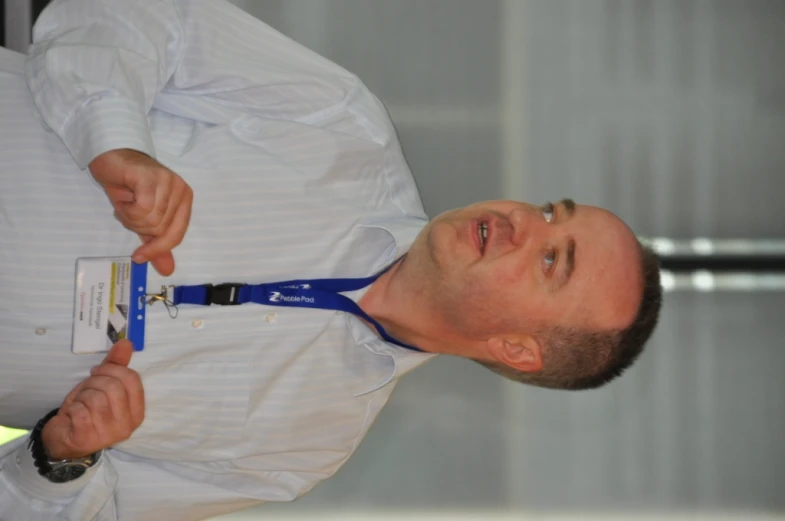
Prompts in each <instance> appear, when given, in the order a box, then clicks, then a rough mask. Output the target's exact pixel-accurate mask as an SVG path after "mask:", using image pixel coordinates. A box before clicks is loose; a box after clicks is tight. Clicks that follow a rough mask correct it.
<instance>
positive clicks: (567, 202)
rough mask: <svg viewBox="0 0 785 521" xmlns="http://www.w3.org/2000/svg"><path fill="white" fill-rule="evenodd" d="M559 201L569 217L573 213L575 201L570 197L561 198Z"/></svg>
mask: <svg viewBox="0 0 785 521" xmlns="http://www.w3.org/2000/svg"><path fill="white" fill-rule="evenodd" d="M559 203H560V204H561V205H562V206H564V209H565V210H566V211H567V217H568V218H570V217H572V216H573V215H575V201H573V200H572V199H569V198H568V199H562V200H561V201H559Z"/></svg>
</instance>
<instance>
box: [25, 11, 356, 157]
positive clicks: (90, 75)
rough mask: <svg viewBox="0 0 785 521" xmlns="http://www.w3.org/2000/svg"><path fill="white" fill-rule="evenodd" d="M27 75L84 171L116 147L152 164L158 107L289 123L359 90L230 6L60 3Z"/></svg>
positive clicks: (222, 118) (215, 119)
mask: <svg viewBox="0 0 785 521" xmlns="http://www.w3.org/2000/svg"><path fill="white" fill-rule="evenodd" d="M25 76H26V79H27V83H28V86H29V88H30V91H31V93H32V96H33V101H34V103H35V106H36V108H37V111H38V113H39V115H40V117H41V119H42V120H43V122H44V123H45V125H46V126H48V127H49V128H50V129H51V130H52V131H54V132H55V133H56V134H57V135H58V136H59V137H60V138H61V139H62V141H63V142H64V143H65V146H66V147H67V149H68V150H69V151H70V153H71V155H72V156H73V158H74V160H75V161H76V163H77V164H78V165H79V167H80V168H85V167H86V166H87V165H88V164H89V162H90V161H92V159H94V158H95V157H96V156H97V155H99V154H101V153H103V152H106V151H108V150H112V149H116V148H131V149H135V150H138V151H140V152H144V153H146V154H148V155H151V156H153V157H154V156H155V145H154V141H153V138H152V137H151V131H150V125H149V119H148V116H149V114H150V111H151V110H153V109H158V110H162V111H166V112H169V113H172V114H174V115H177V116H181V117H186V118H189V119H193V120H196V121H205V122H208V123H225V122H227V121H231V120H232V119H233V118H236V117H241V116H247V115H249V114H250V115H262V116H265V117H272V118H286V119H289V120H292V119H299V118H302V117H307V116H309V115H313V114H315V113H319V112H320V111H325V110H329V109H330V108H331V107H333V108H334V107H335V103H336V102H339V101H340V100H343V99H346V98H347V97H349V96H350V95H351V92H352V90H353V89H356V88H357V87H358V85H359V81H357V79H356V77H355V76H354V75H351V74H349V73H348V72H346V71H345V70H343V69H341V68H340V67H338V66H337V65H335V64H334V63H332V62H330V61H329V60H327V59H325V58H323V57H321V56H319V55H318V54H316V53H313V52H311V51H310V50H308V49H306V48H305V47H303V46H301V45H299V44H298V43H296V42H294V41H293V40H291V39H289V38H287V37H286V36H284V35H282V34H280V33H279V32H277V31H275V30H274V29H272V28H271V27H269V26H267V25H266V24H264V23H263V22H261V21H260V20H258V19H256V18H254V17H253V16H251V15H249V14H247V13H246V12H244V11H242V10H241V9H239V8H237V7H236V6H234V5H232V4H230V3H228V2H225V1H223V0H187V1H186V0H134V1H133V2H129V1H128V0H54V1H53V2H52V3H51V4H50V5H48V6H47V8H46V9H45V10H44V11H43V13H42V14H41V16H40V17H39V18H38V20H37V21H36V24H35V26H34V28H33V45H32V46H31V48H30V52H29V55H28V57H27V61H26V68H25Z"/></svg>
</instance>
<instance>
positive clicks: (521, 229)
mask: <svg viewBox="0 0 785 521" xmlns="http://www.w3.org/2000/svg"><path fill="white" fill-rule="evenodd" d="M509 220H510V225H511V226H512V236H511V238H510V240H511V242H512V243H513V245H515V246H516V247H521V246H523V245H524V243H525V242H526V240H527V239H532V238H534V237H539V236H540V235H541V234H542V233H544V232H545V226H546V225H547V223H546V222H545V220H544V219H543V218H542V217H540V213H539V212H538V211H537V210H536V209H532V208H528V207H523V206H522V207H519V208H515V209H513V210H512V211H511V212H510V214H509Z"/></svg>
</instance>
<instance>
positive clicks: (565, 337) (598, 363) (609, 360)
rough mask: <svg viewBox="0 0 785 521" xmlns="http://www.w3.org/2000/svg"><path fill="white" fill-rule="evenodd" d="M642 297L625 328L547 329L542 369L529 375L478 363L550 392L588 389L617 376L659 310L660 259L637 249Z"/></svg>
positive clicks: (634, 354)
mask: <svg viewBox="0 0 785 521" xmlns="http://www.w3.org/2000/svg"><path fill="white" fill-rule="evenodd" d="M639 251H640V262H641V271H642V273H643V296H642V298H641V303H640V305H639V306H638V313H637V314H636V316H635V319H634V320H633V321H632V324H630V325H629V326H628V327H627V328H626V329H623V330H605V331H590V330H581V329H575V328H565V327H550V328H548V330H547V331H545V332H544V334H543V335H541V336H542V338H544V339H545V341H544V344H545V345H544V346H543V368H542V369H541V370H540V371H537V372H533V373H529V372H523V371H518V370H517V369H513V368H512V367H509V366H507V365H504V364H499V363H491V362H485V361H478V362H479V363H480V364H481V365H484V366H485V367H487V368H488V369H490V370H491V371H493V372H495V373H497V374H500V375H502V376H504V377H505V378H508V379H510V380H515V381H518V382H521V383H526V384H530V385H536V386H538V387H548V388H551V389H569V390H581V389H593V388H597V387H601V386H603V385H605V384H607V383H608V382H610V381H611V380H613V379H614V378H616V377H618V376H620V375H621V374H622V373H623V372H624V371H625V370H626V369H627V368H629V367H630V366H631V365H632V364H633V362H635V360H637V358H638V357H639V355H640V354H641V352H642V351H643V347H644V345H645V344H646V342H647V341H648V339H649V337H650V336H651V334H652V331H654V328H655V326H656V325H657V321H658V319H659V314H660V308H661V307H662V286H661V284H660V260H659V258H658V257H657V254H655V253H654V251H652V250H651V249H650V248H648V247H646V246H643V245H640V244H639Z"/></svg>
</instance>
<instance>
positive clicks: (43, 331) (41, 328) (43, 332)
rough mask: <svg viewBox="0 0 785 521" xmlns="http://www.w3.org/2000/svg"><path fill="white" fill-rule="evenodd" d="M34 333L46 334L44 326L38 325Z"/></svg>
mask: <svg viewBox="0 0 785 521" xmlns="http://www.w3.org/2000/svg"><path fill="white" fill-rule="evenodd" d="M35 334H36V335H38V336H44V335H45V334H46V328H45V327H39V328H38V329H36V330H35Z"/></svg>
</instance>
